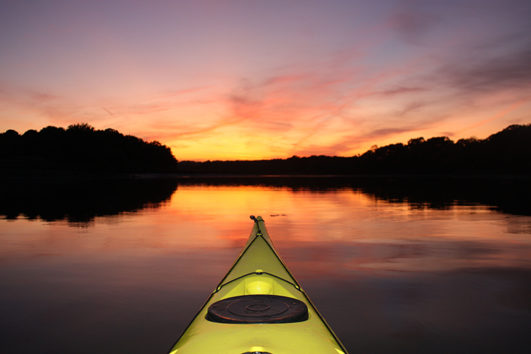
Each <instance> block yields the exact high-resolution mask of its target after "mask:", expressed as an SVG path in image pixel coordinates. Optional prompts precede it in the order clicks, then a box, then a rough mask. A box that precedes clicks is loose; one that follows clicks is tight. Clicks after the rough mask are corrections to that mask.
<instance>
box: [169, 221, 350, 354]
mask: <svg viewBox="0 0 531 354" xmlns="http://www.w3.org/2000/svg"><path fill="white" fill-rule="evenodd" d="M251 219H253V220H254V221H255V223H254V227H253V230H252V232H251V236H250V237H249V240H248V241H247V244H246V245H245V247H244V249H243V251H242V252H241V254H240V256H239V257H238V259H237V260H236V262H235V263H234V265H233V266H232V267H231V269H230V270H229V272H228V273H227V275H225V277H224V278H223V279H222V280H221V282H220V283H219V284H218V286H217V287H216V289H215V290H214V291H213V292H212V294H211V295H210V297H209V298H208V299H207V301H206V303H205V304H204V305H203V307H202V308H201V310H199V312H198V313H197V315H196V316H195V317H194V319H193V320H192V322H191V323H190V325H189V326H188V327H187V328H186V329H185V331H184V332H183V334H182V335H181V337H180V338H179V340H178V341H177V343H176V344H175V345H174V346H173V348H172V349H171V351H170V354H177V353H178V354H201V353H205V354H206V353H209V354H213V353H216V354H224V353H227V354H296V353H301V354H302V353H304V354H309V353H319V354H325V353H333V354H338V353H339V354H344V353H346V349H345V348H344V346H343V345H342V344H341V342H340V340H339V339H338V338H337V337H336V335H335V334H334V332H333V331H332V329H331V328H330V326H328V324H327V323H326V322H325V320H324V318H323V317H322V316H321V315H320V314H319V312H317V309H316V308H315V306H314V305H313V304H312V303H311V301H310V299H309V298H308V295H306V293H305V292H304V290H302V288H301V287H300V285H299V284H298V283H297V281H296V280H295V278H293V276H292V275H291V274H290V272H289V271H288V269H287V268H286V266H285V265H284V263H282V261H281V260H280V258H279V256H278V255H277V253H276V252H275V250H274V248H273V244H272V243H271V239H270V238H269V235H268V233H267V230H266V228H265V225H264V220H263V219H262V218H261V217H260V216H259V217H257V218H255V217H254V216H251Z"/></svg>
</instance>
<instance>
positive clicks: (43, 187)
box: [0, 176, 531, 225]
mask: <svg viewBox="0 0 531 354" xmlns="http://www.w3.org/2000/svg"><path fill="white" fill-rule="evenodd" d="M178 185H196V186H197V185H199V186H200V185H205V186H207V185H208V186H216V185H218V186H226V185H233V186H242V185H243V186H246V185H253V186H266V187H282V188H289V189H290V190H292V191H294V192H297V191H312V192H316V193H326V192H330V191H336V190H353V191H360V192H362V193H365V194H367V195H368V196H371V197H373V198H375V199H376V200H384V201H389V202H394V203H407V204H408V205H409V206H410V207H413V208H427V209H444V208H450V207H453V206H454V205H459V204H463V205H470V204H478V205H486V206H489V207H493V208H495V209H497V210H499V211H501V212H504V213H509V214H521V215H531V205H530V204H529V200H531V187H530V186H531V180H530V179H529V178H492V177H491V178H483V179H478V178H457V177H454V178H441V177H396V176H395V177H389V176H387V177H386V176H379V177H368V176H367V177H355V178H354V177H349V176H343V177H341V176H336V177H210V178H178V179H176V178H174V179H170V178H167V179H160V178H144V179H106V180H86V181H80V180H67V179H65V178H59V180H56V181H51V180H48V181H40V182H38V181H35V180H26V181H11V182H9V181H3V183H1V184H0V217H4V218H8V219H15V218H17V217H25V218H29V219H37V218H38V219H42V220H46V221H56V220H67V221H68V222H71V223H76V224H79V225H86V224H87V223H88V222H91V221H92V220H93V219H94V218H95V217H97V216H109V215H117V214H121V213H124V212H136V211H139V210H142V209H144V208H158V207H160V206H162V205H164V203H165V202H166V201H168V200H169V198H170V197H171V195H172V194H173V193H174V192H175V191H176V189H177V187H178ZM252 212H253V211H252V210H250V211H249V213H252Z"/></svg>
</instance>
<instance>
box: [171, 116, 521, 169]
mask: <svg viewBox="0 0 531 354" xmlns="http://www.w3.org/2000/svg"><path fill="white" fill-rule="evenodd" d="M179 171H180V172H182V173H203V174H227V173H230V174H309V175H314V174H318V175H319V174H320V175H322V174H375V173H378V174H454V173H458V174H459V173H461V174H463V173H465V174H466V173H516V174H530V173H531V124H528V125H511V126H509V127H507V128H505V129H504V130H502V131H500V132H498V133H496V134H493V135H491V136H489V137H488V138H486V139H475V138H469V139H460V140H458V141H456V142H454V141H452V140H451V139H449V138H448V137H445V136H443V137H433V138H430V139H424V138H415V139H411V140H409V141H408V143H407V144H402V143H398V144H390V145H386V146H383V147H379V148H377V147H375V148H373V149H371V150H369V151H367V152H365V153H363V154H361V155H357V156H352V157H337V156H323V155H321V156H310V157H298V156H292V157H290V158H288V159H274V160H257V161H205V162H194V161H181V162H179Z"/></svg>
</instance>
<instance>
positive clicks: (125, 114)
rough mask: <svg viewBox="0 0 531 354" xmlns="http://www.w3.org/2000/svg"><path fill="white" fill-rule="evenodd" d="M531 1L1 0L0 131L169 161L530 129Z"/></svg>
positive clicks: (358, 147)
mask: <svg viewBox="0 0 531 354" xmlns="http://www.w3.org/2000/svg"><path fill="white" fill-rule="evenodd" d="M530 18H531V1H529V0H525V1H524V0H506V1H498V0H481V1H480V0H474V1H472V0H459V1H454V0H450V1H432V0H424V1H391V0H379V1H352V0H351V1H309V0H305V1H293V0H291V1H271V0H269V1H253V0H246V1H189V2H188V1H115V0H107V1H97V0H92V1H76V0H65V1H53V0H48V1H40V0H31V1H30V0H13V1H8V0H0V131H4V130H7V129H15V130H17V131H19V132H20V133H22V132H24V131H25V130H27V129H37V130H39V129H41V128H42V127H44V126H47V125H58V126H67V125H69V124H73V123H79V122H87V123H89V124H91V125H93V126H95V127H96V128H99V129H102V128H107V127H112V128H115V129H118V130H120V131H121V132H124V133H127V134H134V135H137V136H139V137H142V138H145V139H147V140H152V139H156V140H159V141H161V142H162V143H164V144H167V145H169V146H171V148H172V150H173V152H174V154H175V156H176V157H177V158H178V159H198V160H203V159H237V158H238V159H252V158H272V157H288V156H291V155H293V154H297V155H300V156H306V155H311V154H336V155H353V154H356V153H359V152H363V151H365V150H366V149H368V148H370V146H372V145H374V144H377V145H384V144H388V143H393V142H407V140H408V139H409V138H413V137H418V136H424V137H431V136H437V135H447V136H450V137H451V138H452V139H459V138H462V137H470V136H476V137H479V138H484V137H486V136H488V135H489V134H491V133H494V132H496V131H498V130H500V129H502V128H504V127H505V126H507V125H509V124H514V123H520V124H522V123H530V122H531V114H530V112H531V35H530V34H531V20H530Z"/></svg>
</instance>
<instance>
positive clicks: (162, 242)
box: [0, 186, 531, 274]
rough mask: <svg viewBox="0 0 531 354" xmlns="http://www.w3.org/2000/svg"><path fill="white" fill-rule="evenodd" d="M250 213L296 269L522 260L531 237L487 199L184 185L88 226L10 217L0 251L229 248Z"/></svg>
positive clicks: (82, 253)
mask: <svg viewBox="0 0 531 354" xmlns="http://www.w3.org/2000/svg"><path fill="white" fill-rule="evenodd" d="M250 213H253V214H256V215H262V216H263V217H264V218H265V220H266V225H267V227H268V229H269V231H270V234H271V235H272V238H273V242H274V243H275V244H276V245H277V248H278V251H279V252H280V254H281V255H285V256H286V257H287V258H288V260H289V262H291V263H292V265H293V268H294V269H297V270H299V271H301V272H304V270H305V269H310V268H311V269H312V272H314V273H323V272H324V273H329V274H333V273H337V272H338V269H342V270H341V272H346V273H349V272H353V271H355V270H357V271H360V270H364V271H413V270H414V271H419V270H425V271H429V270H449V269H457V268H463V267H484V266H509V265H513V266H517V265H518V266H521V265H525V264H526V262H527V261H526V255H528V254H529V249H530V247H531V245H530V244H529V240H528V238H527V237H526V235H525V234H515V233H510V232H508V231H509V230H515V228H514V227H513V228H509V225H507V221H506V220H505V219H504V218H503V217H502V216H501V215H500V214H496V213H494V212H492V211H491V210H489V209H488V208H486V207H484V206H454V207H451V208H450V209H447V210H434V209H425V208H414V207H412V206H410V205H408V204H406V203H390V202H387V201H383V200H379V199H375V198H374V197H372V196H369V195H367V194H364V193H362V192H357V191H352V190H347V189H344V190H337V191H329V192H312V191H305V190H301V191H296V192H293V191H291V190H290V189H288V188H271V187H260V186H219V187H215V186H180V187H179V188H178V189H177V191H176V192H175V193H174V194H173V196H172V198H171V200H170V202H169V203H167V204H166V205H165V206H163V207H161V208H160V209H145V210H143V211H142V212H140V213H133V214H125V215H122V216H117V217H103V218H102V217H100V218H97V219H96V220H95V222H94V225H92V226H89V227H88V228H86V229H72V228H71V227H69V226H68V225H67V224H64V223H50V224H48V225H44V230H46V232H44V233H43V232H42V227H43V226H41V225H40V223H39V222H21V221H16V222H10V223H8V224H7V227H8V228H9V229H10V234H9V235H6V236H4V244H3V247H2V250H1V251H0V255H1V257H2V258H3V259H4V260H7V259H13V258H16V257H19V256H23V255H24V257H54V256H56V255H67V254H69V255H72V256H73V255H76V257H81V258H83V257H103V258H106V257H107V255H109V256H110V255H116V254H123V255H130V256H135V257H136V256H139V257H140V256H141V257H150V256H156V255H157V254H175V253H176V254H186V253H190V252H193V253H197V252H199V253H205V252H206V253H210V252H218V251H216V250H223V249H227V250H231V251H230V252H231V253H230V254H233V255H234V256H235V255H236V254H237V252H238V249H239V247H241V246H242V245H243V244H244V243H245V240H246V239H247V237H248V234H249V232H250V225H251V223H250V221H249V219H248V217H249V214H250ZM513 219H514V222H520V224H521V223H524V224H525V223H529V221H525V220H526V217H521V220H520V219H519V218H518V217H516V216H514V217H513ZM518 220H520V221H518ZM2 222H3V223H6V221H2ZM524 229H525V228H524ZM80 242H81V244H82V247H79V245H81V244H80ZM76 245H78V246H76ZM140 251H141V255H140V254H137V252H140ZM229 263H230V262H229Z"/></svg>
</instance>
